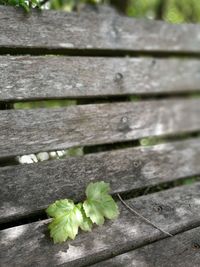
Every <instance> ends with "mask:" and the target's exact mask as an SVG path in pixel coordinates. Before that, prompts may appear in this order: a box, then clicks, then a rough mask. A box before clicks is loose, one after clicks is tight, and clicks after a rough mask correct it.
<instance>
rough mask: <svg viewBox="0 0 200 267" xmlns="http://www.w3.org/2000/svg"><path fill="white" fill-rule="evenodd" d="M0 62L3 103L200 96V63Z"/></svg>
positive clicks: (104, 60)
mask: <svg viewBox="0 0 200 267" xmlns="http://www.w3.org/2000/svg"><path fill="white" fill-rule="evenodd" d="M0 62H1V64H0V80H1V83H0V100H1V101H19V100H33V99H51V98H52V99H56V98H65V97H71V98H79V97H81V98H89V97H102V96H114V95H130V94H133V95H149V94H152V95H153V94H169V93H172V94H173V93H176V94H177V93H182V92H185V93H188V92H193V91H197V92H198V91H200V86H199V85H200V72H199V70H200V61H199V60H198V59H196V60H195V59H170V58H168V59H159V58H157V59H156V58H144V57H140V58H98V57H97V58H93V57H90V58H88V57H58V56H40V57H31V56H15V57H13V56H12V57H11V56H1V57H0ZM175 73H176V75H175ZM191 77H192V78H191Z"/></svg>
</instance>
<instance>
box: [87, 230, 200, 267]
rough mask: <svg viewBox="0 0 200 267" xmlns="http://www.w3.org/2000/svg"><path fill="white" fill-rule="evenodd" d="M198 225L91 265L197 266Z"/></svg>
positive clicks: (199, 253)
mask: <svg viewBox="0 0 200 267" xmlns="http://www.w3.org/2000/svg"><path fill="white" fill-rule="evenodd" d="M199 250H200V227H197V228H195V229H192V230H190V231H187V232H184V233H181V234H178V235H176V236H174V237H172V238H166V239H164V240H161V241H158V242H155V243H153V244H151V245H148V246H145V247H142V248H139V249H136V250H134V251H131V252H128V253H124V254H122V255H120V256H117V257H114V258H112V259H110V260H107V261H102V262H99V263H97V264H95V265H92V266H91V267H104V266H106V267H121V266H124V267H147V266H148V267H160V266H162V267H169V266H171V267H172V266H176V267H182V266H188V267H189V266H191V267H199V256H200V251H199Z"/></svg>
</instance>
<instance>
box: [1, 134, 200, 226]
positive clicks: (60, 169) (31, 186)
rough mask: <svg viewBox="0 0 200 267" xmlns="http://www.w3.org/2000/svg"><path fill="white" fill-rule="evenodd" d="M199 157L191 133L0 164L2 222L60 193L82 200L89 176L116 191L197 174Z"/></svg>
mask: <svg viewBox="0 0 200 267" xmlns="http://www.w3.org/2000/svg"><path fill="white" fill-rule="evenodd" d="M199 158H200V139H191V140H187V141H182V142H174V143H168V144H161V145H156V146H152V147H145V148H142V147H137V148H129V149H123V150H116V151H112V152H104V153H97V154H91V155H86V156H82V157H77V158H68V159H65V160H55V161H50V162H42V163H37V164H31V165H21V166H12V167H4V168H0V203H1V205H0V222H7V221H10V220H13V219H18V218H20V217H21V216H25V215H27V214H31V213H36V212H38V211H41V210H43V209H45V208H46V207H47V206H48V205H49V204H50V203H52V202H54V201H55V200H57V199H59V198H66V197H67V198H71V199H74V200H75V201H76V202H78V201H82V200H83V199H84V197H85V196H84V190H85V188H86V186H87V184H88V183H89V182H91V181H98V180H104V181H106V182H109V183H110V184H111V188H112V192H111V193H112V194H116V193H122V192H123V193H124V192H127V191H128V192H129V191H130V190H136V189H141V188H144V187H148V186H153V185H156V184H159V183H164V182H169V181H174V180H177V179H180V178H184V177H189V176H190V177H191V176H198V175H199V176H200V164H199ZM55 189H56V190H55ZM43 192H45V194H43ZM22 196H23V197H22ZM33 196H34V198H33Z"/></svg>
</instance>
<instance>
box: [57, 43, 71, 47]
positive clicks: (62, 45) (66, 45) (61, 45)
mask: <svg viewBox="0 0 200 267" xmlns="http://www.w3.org/2000/svg"><path fill="white" fill-rule="evenodd" d="M59 46H60V47H63V48H73V47H74V45H73V44H71V43H60V44H59Z"/></svg>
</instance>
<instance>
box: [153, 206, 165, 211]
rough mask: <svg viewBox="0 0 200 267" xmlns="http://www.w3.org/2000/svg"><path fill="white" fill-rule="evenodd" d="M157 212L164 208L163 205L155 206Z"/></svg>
mask: <svg viewBox="0 0 200 267" xmlns="http://www.w3.org/2000/svg"><path fill="white" fill-rule="evenodd" d="M153 209H154V210H155V211H156V212H161V211H162V210H163V208H162V207H161V206H155V207H154V208H153Z"/></svg>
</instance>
